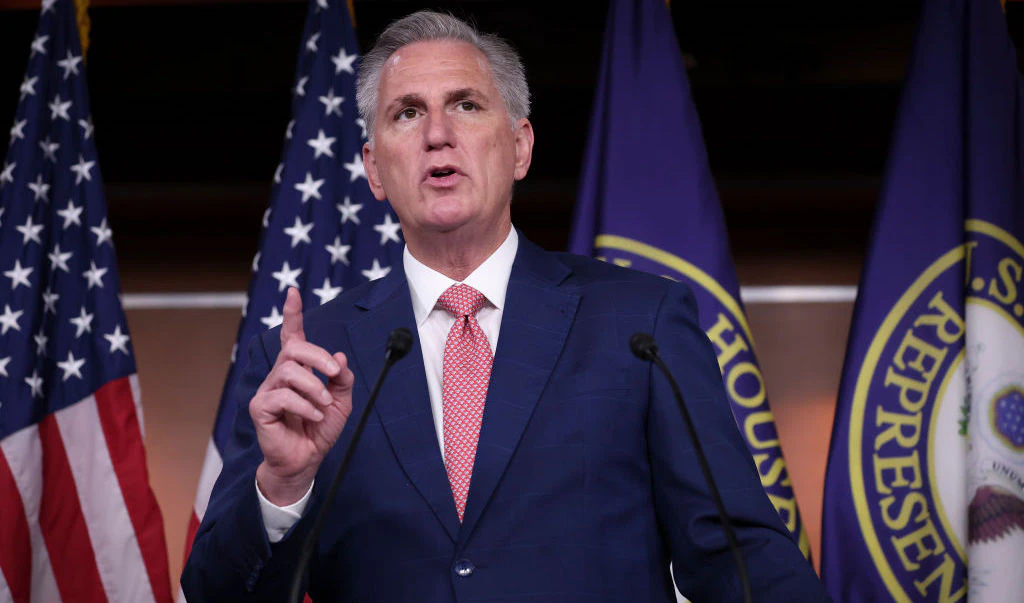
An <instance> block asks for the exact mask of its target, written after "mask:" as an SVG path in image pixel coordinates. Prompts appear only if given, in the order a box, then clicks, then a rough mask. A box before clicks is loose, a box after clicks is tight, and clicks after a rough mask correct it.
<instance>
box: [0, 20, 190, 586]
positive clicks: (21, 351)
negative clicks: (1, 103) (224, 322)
mask: <svg viewBox="0 0 1024 603" xmlns="http://www.w3.org/2000/svg"><path fill="white" fill-rule="evenodd" d="M9 92H13V90H5V91H4V93H9ZM18 95H19V102H18V109H17V113H16V114H15V116H14V123H13V125H12V127H11V129H10V138H9V140H8V144H7V147H5V149H6V157H5V158H4V159H3V160H2V161H0V274H2V275H3V276H2V278H0V601H15V602H19V603H20V602H22V601H29V600H31V601H61V600H64V601H68V600H79V601H125V602H127V601H160V602H169V601H170V599H171V591H170V578H169V576H168V568H167V548H166V544H165V542H164V529H163V520H162V519H161V517H160V509H159V507H158V506H157V503H156V497H155V496H154V495H153V492H152V491H151V490H150V487H149V479H148V474H147V470H146V452H145V446H144V442H143V428H142V404H141V402H142V400H141V397H140V389H139V385H138V376H137V374H136V368H135V350H134V348H133V346H132V343H131V336H130V335H129V331H128V323H127V321H126V319H125V313H124V310H123V308H122V307H121V301H120V294H121V284H120V281H119V278H118V272H117V257H116V254H115V253H114V243H113V233H112V231H111V228H110V224H109V223H108V221H107V205H106V201H105V200H104V195H103V179H102V178H101V177H100V169H99V163H98V162H99V159H98V157H97V154H96V135H95V132H94V130H93V123H92V114H91V111H90V109H89V91H88V88H87V86H86V70H85V63H84V56H83V52H82V44H81V41H80V40H79V31H78V23H77V20H76V18H75V3H74V2H73V1H72V0H43V2H42V6H41V9H40V11H39V27H38V29H37V31H36V36H35V38H34V39H33V41H32V50H31V54H30V57H29V61H28V67H27V69H26V70H25V78H24V79H23V80H22V83H21V86H20V87H19V92H18Z"/></svg>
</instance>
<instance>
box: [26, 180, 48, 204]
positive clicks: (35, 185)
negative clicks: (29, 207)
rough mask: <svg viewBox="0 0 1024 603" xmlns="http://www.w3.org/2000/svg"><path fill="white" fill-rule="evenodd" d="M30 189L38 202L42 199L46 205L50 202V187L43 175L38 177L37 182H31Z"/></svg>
mask: <svg viewBox="0 0 1024 603" xmlns="http://www.w3.org/2000/svg"><path fill="white" fill-rule="evenodd" d="M28 187H29V188H30V189H32V194H33V195H35V200H36V201H38V200H40V199H42V200H43V202H45V203H49V202H50V197H49V196H48V195H49V194H50V185H49V184H47V183H45V182H43V175H42V174H39V175H38V176H36V181H35V182H29V183H28Z"/></svg>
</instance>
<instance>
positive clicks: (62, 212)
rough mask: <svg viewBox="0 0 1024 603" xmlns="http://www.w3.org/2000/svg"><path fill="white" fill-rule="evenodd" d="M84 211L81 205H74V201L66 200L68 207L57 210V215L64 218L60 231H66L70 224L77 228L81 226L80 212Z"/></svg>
mask: <svg viewBox="0 0 1024 603" xmlns="http://www.w3.org/2000/svg"><path fill="white" fill-rule="evenodd" d="M83 209H85V208H84V207H83V206H81V205H75V200H74V199H68V206H67V207H65V208H64V209H58V210H57V215H58V216H60V217H62V218H64V226H63V227H61V228H62V230H65V229H67V228H68V227H69V226H71V225H72V224H75V225H77V226H81V225H82V210H83Z"/></svg>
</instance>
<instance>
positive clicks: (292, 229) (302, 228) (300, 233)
mask: <svg viewBox="0 0 1024 603" xmlns="http://www.w3.org/2000/svg"><path fill="white" fill-rule="evenodd" d="M311 230H313V223H312V222H310V223H308V224H303V223H302V220H300V219H299V217H298V216H295V224H294V225H292V226H289V227H288V228H285V229H284V234H286V235H288V236H290V237H291V238H292V249H295V246H296V245H298V244H299V243H312V242H313V241H312V240H311V239H310V238H309V231H311ZM296 286H298V285H296Z"/></svg>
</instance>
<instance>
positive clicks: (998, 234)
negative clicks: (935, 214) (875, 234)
mask: <svg viewBox="0 0 1024 603" xmlns="http://www.w3.org/2000/svg"><path fill="white" fill-rule="evenodd" d="M964 229H965V230H967V231H968V232H975V233H978V234H984V235H988V236H990V237H992V238H994V239H996V240H998V241H1000V242H1001V243H1003V244H1004V245H1006V246H1007V247H1009V248H1010V249H1012V250H1014V251H1015V252H1017V254H1018V255H1020V256H1021V257H1024V245H1021V243H1020V242H1019V241H1017V239H1016V238H1015V237H1014V236H1013V235H1011V234H1010V233H1009V232H1007V231H1006V230H1003V229H1002V228H999V227H998V226H996V225H995V224H992V223H990V222H985V221H982V220H974V219H972V220H966V221H965V222H964ZM965 256H966V252H965V245H963V244H961V245H958V246H957V247H955V248H953V249H951V250H949V251H947V252H946V253H944V254H942V256H940V257H939V258H938V259H937V260H935V261H934V262H932V264H931V265H930V266H928V268H926V269H925V270H924V272H922V273H921V275H920V276H918V277H917V279H916V280H914V282H913V283H912V284H911V285H910V287H908V288H907V290H906V291H905V292H904V293H903V295H901V296H900V298H899V300H898V301H897V302H896V304H895V305H893V307H892V309H891V310H889V313H888V314H887V315H886V317H885V320H884V321H883V322H882V324H881V326H880V327H879V328H878V330H877V331H876V332H875V336H874V338H873V339H872V341H871V345H870V346H869V347H868V352H867V354H865V356H864V361H863V363H862V364H861V368H860V372H859V374H858V377H857V384H856V386H855V389H854V396H853V408H852V409H851V412H850V429H849V435H848V450H849V451H850V453H849V454H848V456H849V470H850V492H851V495H852V496H853V503H854V509H855V511H856V513H857V521H858V523H859V524H860V528H861V535H862V536H863V537H864V543H865V545H867V548H868V552H869V553H870V554H871V558H872V560H873V561H874V563H875V569H877V570H878V573H879V574H880V575H881V577H882V581H883V582H884V583H885V585H886V588H888V589H889V594H890V595H892V596H893V598H894V599H895V600H896V601H898V602H900V603H904V602H905V603H910V601H911V599H910V598H909V597H908V596H907V593H906V591H904V590H903V586H902V585H901V584H900V583H899V581H898V580H897V579H896V575H895V574H894V573H893V571H892V568H891V567H890V566H889V561H888V559H886V557H885V553H884V552H882V548H881V545H880V544H879V542H878V534H876V533H875V526H874V524H873V523H872V522H871V514H870V511H869V510H868V504H867V499H866V496H865V494H864V477H863V467H862V466H861V458H860V453H861V447H862V444H863V442H862V437H861V436H862V429H863V418H864V410H865V407H866V405H867V398H868V388H869V386H870V385H871V376H872V375H873V374H874V371H875V367H876V366H877V365H878V361H879V359H880V358H881V355H882V350H883V349H884V348H885V344H886V342H887V341H888V340H889V338H890V337H891V335H892V332H893V330H895V328H896V325H897V324H899V322H900V320H902V318H903V316H904V315H905V314H906V313H907V310H909V309H910V306H911V305H912V304H913V303H914V301H916V300H917V298H918V297H920V296H921V294H922V293H923V292H924V290H925V289H926V288H927V287H928V285H930V284H931V283H932V281H934V280H935V278H936V277H938V275H939V274H942V273H943V272H945V271H946V270H948V269H949V268H950V267H951V266H953V265H954V264H956V263H957V262H959V261H961V260H963V259H964V257H965ZM943 527H945V525H944V526H943ZM947 534H948V533H947ZM947 537H948V535H947Z"/></svg>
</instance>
